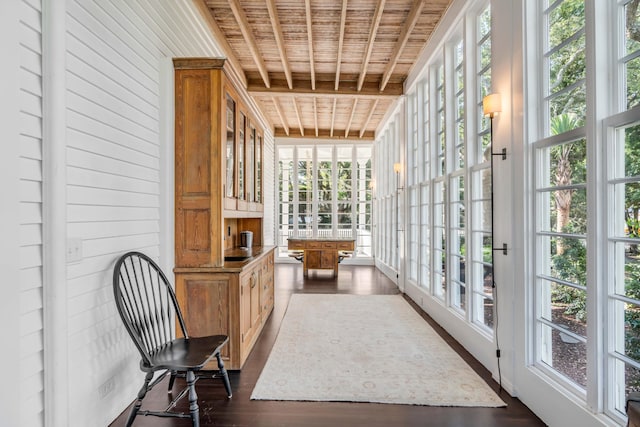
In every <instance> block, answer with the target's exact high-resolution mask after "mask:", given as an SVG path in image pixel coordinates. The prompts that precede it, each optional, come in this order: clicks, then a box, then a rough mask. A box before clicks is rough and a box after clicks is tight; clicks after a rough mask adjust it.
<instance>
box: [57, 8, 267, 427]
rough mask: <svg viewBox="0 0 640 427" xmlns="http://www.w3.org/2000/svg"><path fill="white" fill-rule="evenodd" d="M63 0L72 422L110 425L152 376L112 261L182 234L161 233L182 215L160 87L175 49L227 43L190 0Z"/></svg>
mask: <svg viewBox="0 0 640 427" xmlns="http://www.w3.org/2000/svg"><path fill="white" fill-rule="evenodd" d="M66 7H67V18H66V28H67V36H66V46H67V53H66V58H65V62H66V106H67V108H66V120H67V127H66V135H67V141H66V159H67V168H66V171H67V173H66V179H67V185H66V200H67V209H66V216H67V222H66V224H65V225H66V228H67V238H68V239H70V240H72V241H78V242H81V251H82V258H81V260H79V261H75V262H71V263H68V264H67V268H66V271H67V297H68V302H67V307H68V313H67V324H68V343H67V345H68V355H69V360H68V366H69V380H68V390H69V396H68V402H70V404H69V414H68V420H69V425H71V426H86V425H107V424H109V423H110V422H111V421H112V420H113V419H114V418H115V417H116V416H117V415H118V414H119V413H120V412H121V411H123V410H124V409H125V407H126V406H127V405H128V404H129V403H130V402H131V401H132V400H133V399H134V397H135V395H136V393H137V391H138V388H139V387H140V385H141V384H142V379H143V375H142V373H141V372H140V370H139V368H138V360H139V358H138V356H137V354H136V353H135V351H134V349H133V346H132V344H131V343H130V339H129V337H128V336H127V335H126V332H125V331H124V329H123V327H122V325H121V322H120V319H119V317H118V316H117V313H116V310H115V306H114V303H113V297H112V288H111V286H112V285H111V274H112V271H111V269H112V267H113V262H114V261H115V259H116V258H117V256H118V255H120V254H122V253H123V252H125V251H127V250H134V249H136V250H142V251H144V252H146V253H148V254H150V255H151V256H153V257H156V258H159V257H161V256H162V255H163V254H164V253H166V250H165V249H166V248H163V247H161V243H162V242H165V241H167V242H170V244H173V236H164V235H161V233H163V232H164V231H163V230H164V229H163V228H162V224H163V222H170V221H168V220H167V218H168V216H171V217H172V216H173V209H172V206H167V205H166V202H165V201H167V200H173V197H172V194H173V187H172V186H169V185H168V183H167V182H166V180H165V179H163V174H165V173H167V171H166V170H165V169H166V166H165V165H167V164H170V163H171V161H168V159H166V158H164V156H166V155H167V153H172V147H173V126H172V125H171V126H167V125H166V123H164V122H163V121H162V120H164V117H163V114H166V109H167V108H166V106H167V105H171V111H170V114H168V116H171V117H172V111H173V110H172V107H173V93H172V92H170V91H169V92H170V93H167V91H166V90H163V88H165V87H166V86H167V85H169V86H171V85H172V83H168V82H167V81H163V79H166V78H167V77H166V76H169V78H171V77H172V75H171V73H170V72H167V70H166V69H163V67H167V66H170V61H169V62H167V60H166V58H172V57H189V56H220V53H219V50H218V48H217V46H216V44H215V41H214V40H213V39H212V38H211V35H210V34H209V33H208V32H207V31H206V29H207V26H206V23H205V22H204V21H203V20H202V19H201V18H200V16H199V14H198V12H197V9H196V7H195V6H194V5H193V3H192V1H191V0H160V1H157V0H135V1H132V0H109V1H105V0H67V2H66ZM272 139H273V138H272V137H271V136H270V135H267V136H266V137H265V141H272ZM268 145H269V143H267V146H268ZM272 145H273V144H272V143H271V147H272ZM167 146H170V147H171V148H170V149H167ZM268 150H269V148H268V147H267V150H265V157H266V158H268V156H269V155H271V157H273V154H272V153H271V154H269V153H268ZM271 150H272V148H271ZM169 160H170V159H169ZM267 170H268V168H267ZM267 181H268V180H267ZM265 184H266V183H265ZM271 185H272V184H271ZM267 188H270V187H267ZM271 191H272V190H271ZM266 195H267V197H269V196H271V197H272V196H273V194H270V195H269V194H266ZM271 209H273V207H271ZM161 262H162V263H163V264H165V265H172V264H173V260H161ZM168 273H170V271H168Z"/></svg>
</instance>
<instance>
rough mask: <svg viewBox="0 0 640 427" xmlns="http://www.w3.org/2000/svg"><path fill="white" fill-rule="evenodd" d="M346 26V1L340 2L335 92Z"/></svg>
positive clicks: (338, 80) (337, 84)
mask: <svg viewBox="0 0 640 427" xmlns="http://www.w3.org/2000/svg"><path fill="white" fill-rule="evenodd" d="M346 24H347V0H342V14H341V15H340V35H339V36H338V58H337V59H336V82H335V87H334V89H335V90H338V86H340V66H341V65H342V47H343V45H344V28H345V26H346Z"/></svg>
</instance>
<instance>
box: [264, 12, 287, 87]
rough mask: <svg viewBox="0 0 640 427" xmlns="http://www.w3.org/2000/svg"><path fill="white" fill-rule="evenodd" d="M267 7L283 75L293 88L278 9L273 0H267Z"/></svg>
mask: <svg viewBox="0 0 640 427" xmlns="http://www.w3.org/2000/svg"><path fill="white" fill-rule="evenodd" d="M267 9H269V18H270V19H271V25H272V26H273V35H274V36H275V38H276V44H277V45H278V52H279V53H280V60H281V61H282V69H283V71H284V75H285V76H286V78H287V83H288V84H289V89H293V79H292V77H291V66H290V65H289V58H288V57H287V51H286V49H285V47H284V36H283V34H282V26H281V25H280V18H278V9H276V1H275V0H267Z"/></svg>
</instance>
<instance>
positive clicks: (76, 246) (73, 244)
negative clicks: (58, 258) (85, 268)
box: [67, 238, 82, 262]
mask: <svg viewBox="0 0 640 427" xmlns="http://www.w3.org/2000/svg"><path fill="white" fill-rule="evenodd" d="M80 261H82V239H77V238H74V239H67V262H80Z"/></svg>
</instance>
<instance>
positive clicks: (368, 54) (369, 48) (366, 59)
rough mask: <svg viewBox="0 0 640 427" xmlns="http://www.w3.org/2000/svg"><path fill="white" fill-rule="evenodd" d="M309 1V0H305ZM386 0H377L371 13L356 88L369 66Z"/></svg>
mask: <svg viewBox="0 0 640 427" xmlns="http://www.w3.org/2000/svg"><path fill="white" fill-rule="evenodd" d="M307 1H309V0H307ZM385 1H386V0H379V1H378V5H377V6H376V11H375V13H374V14H373V21H372V22H371V29H370V30H369V41H368V42H367V50H366V53H365V55H364V58H363V59H362V68H361V70H360V77H359V78H358V90H360V89H361V88H362V84H363V83H364V78H365V76H366V75H367V67H368V66H369V59H371V52H372V51H373V42H374V41H375V39H376V34H377V33H378V27H379V26H380V20H381V19H382V12H383V11H384V3H385Z"/></svg>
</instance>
